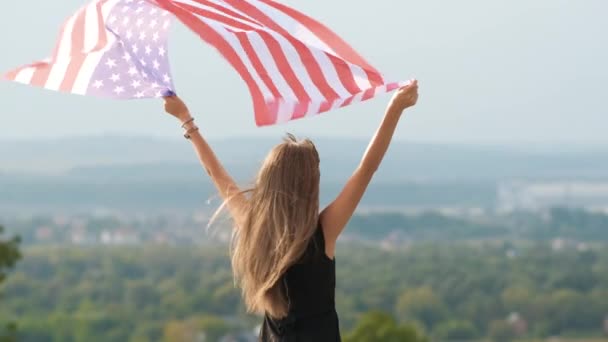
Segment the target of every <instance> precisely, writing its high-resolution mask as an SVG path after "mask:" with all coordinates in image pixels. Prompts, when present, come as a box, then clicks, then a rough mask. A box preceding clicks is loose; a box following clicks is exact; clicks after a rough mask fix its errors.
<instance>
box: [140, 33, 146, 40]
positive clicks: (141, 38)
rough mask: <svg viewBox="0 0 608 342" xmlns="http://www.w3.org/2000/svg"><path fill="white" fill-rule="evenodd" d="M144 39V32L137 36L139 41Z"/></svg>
mask: <svg viewBox="0 0 608 342" xmlns="http://www.w3.org/2000/svg"><path fill="white" fill-rule="evenodd" d="M145 39H146V32H142V33H140V34H139V40H145Z"/></svg>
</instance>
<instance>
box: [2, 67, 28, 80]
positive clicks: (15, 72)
mask: <svg viewBox="0 0 608 342" xmlns="http://www.w3.org/2000/svg"><path fill="white" fill-rule="evenodd" d="M29 67H31V65H24V66H22V67H19V68H17V69H14V70H11V71H9V72H7V73H6V74H4V75H2V79H4V80H7V81H14V80H15V79H16V78H17V75H18V74H19V73H20V72H21V71H23V70H25V69H27V68H29Z"/></svg>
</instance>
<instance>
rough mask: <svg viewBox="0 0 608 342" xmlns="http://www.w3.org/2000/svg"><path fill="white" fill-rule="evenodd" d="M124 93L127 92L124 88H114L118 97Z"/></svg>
mask: <svg viewBox="0 0 608 342" xmlns="http://www.w3.org/2000/svg"><path fill="white" fill-rule="evenodd" d="M124 91H125V88H124V87H120V86H117V87H116V88H114V92H115V93H116V95H120V94H121V93H122V92H124Z"/></svg>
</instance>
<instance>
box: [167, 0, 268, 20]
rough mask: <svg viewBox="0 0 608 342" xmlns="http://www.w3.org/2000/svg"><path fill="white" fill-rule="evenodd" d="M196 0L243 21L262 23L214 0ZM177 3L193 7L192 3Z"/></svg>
mask: <svg viewBox="0 0 608 342" xmlns="http://www.w3.org/2000/svg"><path fill="white" fill-rule="evenodd" d="M194 1H196V2H198V3H199V4H201V5H205V6H207V7H211V8H215V9H216V10H218V11H220V12H222V13H225V14H226V15H228V16H229V17H232V18H238V19H240V20H243V21H246V22H249V23H252V24H255V25H260V26H261V24H260V23H259V22H258V21H256V20H253V19H252V18H250V17H247V16H244V15H241V14H240V13H238V12H235V11H233V10H231V9H229V8H226V7H223V6H220V5H218V4H216V3H214V2H211V1H209V0H194ZM175 3H177V4H180V6H181V5H182V4H183V5H186V6H190V7H193V6H191V5H187V4H185V3H182V2H177V1H176V2H175Z"/></svg>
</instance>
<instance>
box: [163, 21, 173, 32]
mask: <svg viewBox="0 0 608 342" xmlns="http://www.w3.org/2000/svg"><path fill="white" fill-rule="evenodd" d="M170 24H171V20H169V19H167V20H165V22H164V23H163V29H164V30H166V29H167V28H168V27H169V25H170Z"/></svg>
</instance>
